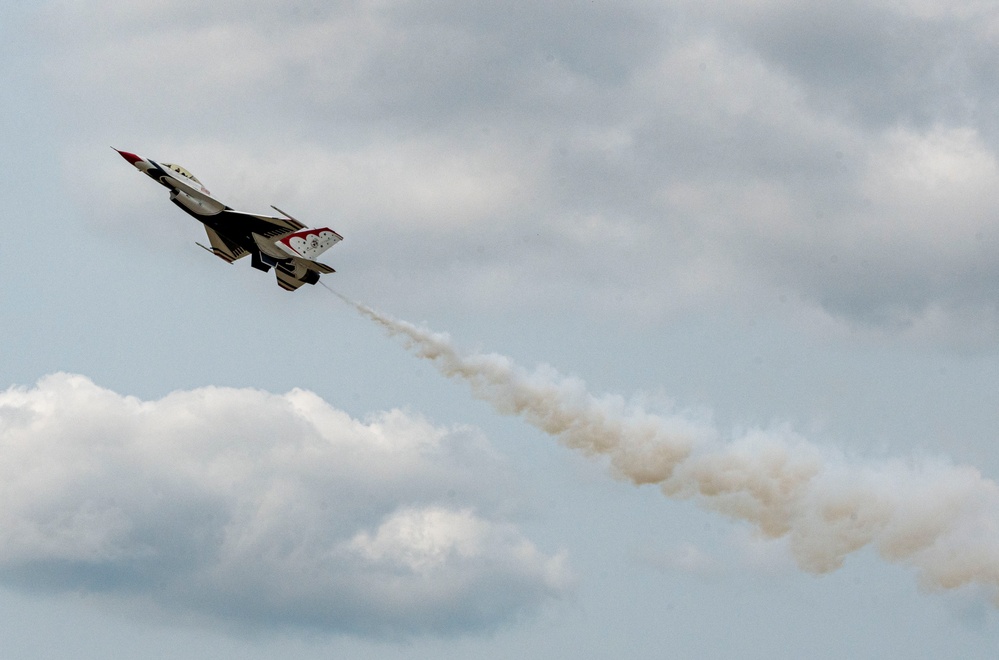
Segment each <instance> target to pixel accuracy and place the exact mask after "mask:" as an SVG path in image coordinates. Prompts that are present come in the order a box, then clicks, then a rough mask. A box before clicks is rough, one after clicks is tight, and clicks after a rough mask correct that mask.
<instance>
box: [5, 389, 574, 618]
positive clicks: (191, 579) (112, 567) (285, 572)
mask: <svg viewBox="0 0 999 660" xmlns="http://www.w3.org/2000/svg"><path fill="white" fill-rule="evenodd" d="M0 451H2V453H3V456H4V461H3V463H2V465H0V501H2V502H3V506H2V507H0V581H2V582H3V583H5V584H7V585H12V586H17V587H20V588H24V589H29V590H51V591H74V590H78V591H86V592H91V593H96V594H100V595H103V596H106V597H108V598H110V599H112V600H115V599H117V600H121V599H129V600H130V601H131V600H135V601H138V602H144V603H146V604H147V605H148V606H150V608H151V610H152V611H162V612H166V613H173V614H177V615H182V616H194V617H201V618H206V619H212V620H219V621H222V622H227V623H230V624H232V625H235V626H242V625H254V626H256V625H265V626H273V625H278V626H290V627H309V628H317V629H320V630H324V631H334V632H348V633H354V634H360V635H389V636H406V635H410V634H452V633H462V632H468V631H477V630H483V629H490V628H493V627H495V626H497V625H500V624H501V623H502V622H504V621H506V620H509V619H510V618H511V617H514V616H516V615H518V613H520V612H522V611H525V610H531V609H533V608H536V607H538V606H540V605H541V604H543V603H544V602H546V601H547V600H549V599H552V598H558V597H559V596H561V595H563V594H564V593H565V590H566V589H567V588H568V585H569V574H568V569H567V565H566V561H565V558H564V556H562V555H561V554H555V555H549V554H545V553H544V552H542V551H541V550H539V549H538V548H537V547H536V546H535V545H534V544H532V543H531V541H530V540H528V539H527V538H525V537H524V535H523V534H522V533H521V532H520V531H519V530H518V528H517V527H516V525H515V524H513V523H512V522H510V521H508V520H506V519H505V518H504V516H503V515H501V514H500V513H499V510H500V507H501V500H502V496H501V494H500V491H501V488H502V486H503V477H502V476H493V475H497V474H498V475H502V472H503V470H502V463H501V461H500V459H499V458H498V457H497V456H496V455H495V454H494V453H493V452H492V451H491V450H490V448H489V446H488V444H487V443H486V442H485V440H484V439H482V438H481V436H480V435H478V434H477V433H476V432H475V431H474V430H471V429H465V428H457V429H445V428H439V427H435V426H433V425H431V424H430V423H428V422H427V421H425V420H424V419H422V418H420V417H418V416H415V415H412V414H409V413H405V412H402V411H399V410H394V411H390V412H386V413H382V414H379V415H376V416H373V417H372V418H371V419H369V420H367V421H359V420H355V419H352V418H351V417H349V416H348V415H347V414H345V413H343V412H341V411H339V410H336V409H335V408H333V407H331V406H330V405H329V404H327V403H326V402H325V401H323V400H322V399H320V398H319V397H318V396H316V395H315V394H312V393H310V392H306V391H302V390H293V391H291V392H288V393H287V394H284V395H275V394H269V393H266V392H262V391H258V390H251V389H226V388H215V387H208V388H202V389H197V390H191V391H180V392H174V393H172V394H170V395H168V396H166V397H164V398H162V399H160V400H157V401H141V400H138V399H136V398H134V397H129V396H122V395H119V394H117V393H115V392H112V391H109V390H107V389H103V388H100V387H98V386H96V385H94V384H93V383H92V382H91V381H89V380H88V379H87V378H85V377H83V376H74V375H68V374H55V375H52V376H48V377H45V378H43V379H42V380H40V381H39V382H38V383H37V385H35V386H34V387H31V388H12V389H9V390H7V391H6V392H3V393H2V394H0Z"/></svg>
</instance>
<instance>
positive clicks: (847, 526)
mask: <svg viewBox="0 0 999 660" xmlns="http://www.w3.org/2000/svg"><path fill="white" fill-rule="evenodd" d="M334 293H335V292H334ZM336 295H337V296H339V297H340V298H341V299H343V300H344V301H345V302H347V303H348V304H350V305H352V306H353V307H355V308H356V309H357V310H358V311H360V312H361V313H362V314H363V315H365V316H367V317H368V318H370V319H371V320H373V321H375V322H376V323H378V324H379V325H381V326H382V327H383V328H384V329H385V330H387V331H388V332H389V334H390V335H392V336H398V337H402V338H403V339H404V340H405V344H406V347H407V348H408V349H410V350H412V351H413V352H414V353H415V354H416V355H417V356H418V357H421V358H424V359H427V360H430V361H431V362H433V363H434V365H435V366H436V367H437V368H438V369H439V370H440V372H441V373H443V374H444V375H445V376H448V377H452V378H461V379H462V380H465V381H466V382H468V384H469V385H470V386H471V388H472V392H473V393H474V395H475V396H476V397H478V398H480V399H483V400H485V401H487V402H489V403H490V404H492V406H493V407H494V408H495V409H496V410H497V411H498V412H501V413H504V414H508V415H519V416H520V417H522V418H524V419H525V420H526V421H527V422H528V423H530V424H532V425H534V426H536V427H537V428H539V429H541V430H542V431H544V432H545V433H548V434H550V435H552V436H555V437H556V438H558V439H559V440H560V441H561V442H562V443H564V444H565V445H566V446H568V447H571V448H574V449H579V450H581V451H583V452H585V453H587V454H600V455H605V456H607V457H608V458H609V459H610V462H611V465H612V466H613V469H614V471H615V472H616V473H617V474H618V475H620V476H622V477H624V478H627V479H629V480H631V481H632V482H634V483H635V484H657V485H658V486H659V487H660V489H661V490H662V492H663V493H664V494H666V495H667V496H670V497H678V498H695V499H696V500H697V501H699V502H700V503H702V504H703V505H704V506H706V507H708V508H711V509H714V510H717V511H720V512H722V513H724V514H725V515H728V516H730V517H732V518H734V519H738V520H744V521H747V522H749V523H751V524H752V525H753V526H754V527H755V528H756V529H757V530H759V531H760V532H761V533H762V534H764V535H766V536H768V537H771V538H778V537H787V539H788V546H789V548H790V550H791V553H792V554H793V556H794V558H795V560H796V561H797V562H798V564H799V566H800V567H801V568H803V569H805V570H807V571H810V572H814V573H823V572H828V571H831V570H835V569H836V568H839V567H840V566H841V565H842V563H843V560H844V558H845V557H846V555H848V554H849V553H851V552H853V551H855V550H858V549H860V548H863V547H865V546H867V545H873V546H874V547H875V548H876V550H877V551H878V553H879V554H880V555H881V556H882V557H883V558H884V559H886V560H888V561H893V562H903V563H906V564H908V565H911V566H912V567H914V568H915V569H916V570H917V572H918V575H919V579H920V582H921V584H922V585H923V586H925V587H928V588H936V589H952V588H957V587H961V586H966V585H977V586H981V587H984V588H986V589H987V590H988V591H989V592H990V594H991V595H992V598H993V601H994V602H995V603H996V605H997V606H999V486H997V484H996V483H995V482H993V481H991V480H989V479H987V478H985V477H983V476H982V475H981V474H980V473H979V472H978V471H977V470H975V469H974V468H971V467H963V466H954V465H951V464H949V463H947V462H945V461H943V460H928V459H924V460H919V461H917V460H910V461H901V460H890V461H879V462H871V461H861V460H857V459H850V458H848V457H846V456H845V455H843V454H842V453H841V452H838V451H835V450H832V449H823V448H820V447H817V446H815V445H812V444H809V443H808V442H806V441H805V440H803V439H802V438H800V437H798V436H796V435H794V434H793V433H791V432H772V431H769V432H764V431H756V432H752V433H749V434H747V435H745V436H743V437H741V438H738V439H736V440H734V441H732V442H728V443H723V442H720V441H719V440H718V439H717V435H718V434H717V433H716V432H714V431H713V430H712V429H708V428H704V427H698V426H697V425H695V424H693V423H691V422H686V421H684V420H683V419H679V418H666V417H662V416H658V415H655V414H651V413H648V412H646V411H644V410H641V409H638V408H635V407H630V406H627V405H626V404H625V402H624V400H623V399H621V398H619V397H603V398H596V397H594V396H593V395H591V394H590V393H588V392H587V390H586V387H585V384H584V383H583V382H581V381H579V380H576V379H571V378H565V377H563V376H561V375H559V374H558V373H557V372H555V371H554V370H553V369H551V368H549V367H541V368H539V369H538V370H536V371H535V372H533V373H530V372H528V371H526V370H524V369H523V368H521V367H519V366H517V365H515V364H513V363H512V362H511V361H510V360H509V359H508V358H506V357H503V356H500V355H483V354H470V355H463V354H461V353H459V352H458V351H457V350H455V348H454V347H453V346H452V344H451V341H450V339H449V337H448V336H447V335H445V334H439V333H434V332H431V331H429V330H426V329H423V328H419V327H417V326H415V325H412V324H410V323H407V322H405V321H399V320H396V319H393V318H391V317H389V316H387V315H385V314H381V313H379V312H377V311H375V310H373V309H371V308H369V307H367V306H365V305H361V304H359V303H356V302H353V301H351V300H349V299H347V298H345V297H343V296H341V295H340V294H336Z"/></svg>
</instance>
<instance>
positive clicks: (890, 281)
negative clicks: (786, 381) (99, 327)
mask: <svg viewBox="0 0 999 660" xmlns="http://www.w3.org/2000/svg"><path fill="white" fill-rule="evenodd" d="M236 4H239V3H236ZM51 7H52V9H50V17H51V20H52V22H53V24H54V25H55V32H56V33H57V34H58V35H59V36H60V41H59V43H60V44H61V47H60V48H61V50H59V49H57V50H56V51H55V52H54V53H53V54H52V55H51V56H50V57H49V58H48V59H47V60H46V62H45V65H46V70H47V72H48V75H49V80H50V81H51V82H52V83H53V84H54V94H55V96H56V97H57V98H59V99H61V100H62V102H60V103H57V104H56V105H58V106H59V107H60V108H63V109H61V110H59V112H62V113H64V114H65V116H66V123H67V125H69V126H71V127H72V131H71V135H70V138H69V140H68V143H67V146H66V161H65V172H66V178H67V179H69V180H71V181H73V182H74V183H73V185H74V186H75V187H76V188H77V197H78V199H79V202H80V206H81V207H83V208H89V209H98V210H95V211H94V212H92V215H93V220H94V221H95V222H98V223H100V224H104V225H107V224H111V225H114V226H116V227H121V228H125V230H126V232H148V231H163V230H162V229H143V228H142V226H141V223H132V222H131V220H132V219H133V218H134V217H135V216H136V213H137V212H138V211H137V210H136V205H135V204H125V205H123V206H122V207H121V208H112V209H108V204H109V203H108V202H104V201H101V200H100V199H97V198H96V194H97V193H95V191H98V190H103V189H105V188H106V187H107V185H108V181H114V182H116V183H115V184H114V185H116V186H117V187H122V188H124V187H125V186H133V185H134V186H141V185H144V184H145V185H149V182H142V181H139V180H138V179H135V178H134V177H132V178H130V179H129V178H128V175H127V174H126V173H124V172H122V174H121V176H120V177H118V176H117V175H112V174H109V173H108V171H109V170H113V169H117V170H119V171H121V170H122V168H124V167H125V165H124V164H123V163H117V162H114V158H113V154H111V153H110V152H108V154H107V158H106V160H105V161H101V163H100V164H99V165H98V164H96V163H95V164H93V165H92V166H88V167H85V168H81V167H80V164H81V163H87V162H88V161H93V157H92V155H90V154H92V152H93V150H94V144H95V143H96V144H100V145H101V148H102V149H104V145H106V144H107V143H108V142H111V141H113V142H114V143H115V144H116V146H121V147H122V148H129V149H132V150H135V151H138V152H143V153H145V152H147V151H148V152H149V153H150V155H152V156H154V157H155V156H160V157H164V158H167V159H170V160H178V161H180V162H183V163H185V165H187V166H188V167H189V168H191V169H193V170H195V171H197V173H198V174H199V176H201V177H202V178H203V179H204V180H206V181H208V182H209V186H210V187H212V188H213V189H214V190H216V192H220V194H221V193H226V195H224V196H225V197H226V198H227V199H229V194H230V193H231V203H233V204H239V205H244V204H245V205H246V206H248V207H249V208H266V205H267V204H270V203H276V204H277V205H278V206H281V207H282V208H288V210H290V211H292V212H294V213H295V214H296V215H298V216H300V217H301V218H302V219H304V220H306V221H309V222H315V223H316V224H329V225H330V226H333V227H334V228H336V229H337V230H338V231H340V232H341V233H343V234H344V235H345V236H346V237H347V238H348V239H349V240H348V241H347V242H345V243H344V246H343V248H342V250H341V254H343V252H344V251H348V250H349V254H347V255H343V256H341V257H340V259H342V262H341V261H339V260H338V259H335V261H338V263H341V264H343V265H345V266H346V267H345V268H341V269H340V270H341V273H342V275H341V278H350V277H351V276H352V275H356V278H355V279H352V280H351V283H352V286H356V287H357V288H356V289H354V292H355V294H357V295H359V296H361V297H369V295H370V296H371V297H375V296H378V297H380V299H381V300H384V297H385V296H388V295H395V296H396V297H397V300H395V301H393V306H394V307H395V308H401V309H403V310H405V309H411V307H409V306H410V305H416V306H432V305H439V304H441V301H442V300H446V301H447V304H448V305H452V304H454V303H455V302H457V303H460V304H462V305H465V306H468V307H478V308H482V309H489V310H502V309H507V308H511V307H516V306H527V307H530V308H532V309H551V308H553V307H554V308H557V307H559V306H562V307H566V308H572V309H573V310H576V311H577V312H578V311H580V310H582V311H587V312H589V313H591V314H594V315H605V314H607V313H616V314H618V315H621V316H628V317H632V318H639V319H650V320H652V321H657V320H659V319H662V318H663V317H668V316H670V315H674V314H677V313H682V312H683V311H685V310H688V309H690V308H691V307H699V308H705V307H725V308H731V307H733V306H739V305H745V306H746V307H747V308H748V309H750V310H758V309H760V307H761V305H764V304H766V303H767V302H768V301H769V302H772V301H773V300H774V299H776V298H777V297H778V296H779V295H785V294H791V295H790V296H789V300H790V303H789V305H788V306H793V305H798V306H800V308H801V309H800V310H799V311H803V312H804V313H805V314H807V313H810V310H814V309H816V308H819V309H821V310H823V311H824V313H825V314H828V315H830V316H832V317H834V318H835V319H837V320H838V321H839V322H844V323H846V324H849V325H853V326H876V327H879V328H883V329H884V328H886V329H888V331H890V332H899V331H906V330H908V329H909V328H911V327H913V326H914V325H922V326H926V327H929V325H932V327H933V328H938V329H944V330H939V331H937V330H933V331H931V330H925V331H920V333H918V334H922V335H925V336H930V335H934V334H937V335H938V337H939V340H943V341H946V340H947V339H948V337H950V336H951V335H950V332H951V331H949V330H945V328H952V329H960V328H962V327H964V326H966V324H967V321H968V320H969V319H972V320H974V321H975V323H976V324H977V326H978V327H977V329H975V330H973V331H971V332H970V334H969V336H973V337H980V336H988V335H989V333H990V332H992V331H993V330H994V328H995V323H996V320H995V319H994V318H993V317H994V315H992V314H989V313H987V312H988V310H990V309H991V305H992V302H991V301H992V297H991V293H990V291H991V282H992V281H993V280H994V279H995V276H996V275H997V274H999V261H996V260H993V259H991V257H990V255H991V254H992V253H993V252H994V249H993V248H994V247H996V246H997V245H999V239H994V238H993V237H992V236H991V234H990V230H989V229H988V228H987V227H986V228H985V229H984V230H982V231H981V238H980V239H976V241H973V242H972V243H971V244H969V236H970V237H971V238H974V237H975V236H977V235H978V232H979V230H980V229H981V226H983V225H989V224H991V209H992V208H994V207H995V205H994V203H993V202H994V201H995V200H994V197H995V195H994V194H993V193H992V190H994V189H995V186H994V185H993V184H994V182H995V178H996V176H997V175H999V171H997V167H996V153H997V149H999V122H997V121H996V120H994V119H991V117H995V116H999V95H997V94H996V93H995V91H994V90H995V89H996V85H995V84H994V81H993V80H992V79H991V78H990V76H991V75H992V74H991V73H989V72H990V71H994V70H995V68H996V67H995V62H994V59H995V57H994V54H993V52H992V50H993V49H991V47H990V45H989V44H990V43H991V37H990V36H989V31H988V29H987V27H985V26H988V25H991V24H995V23H996V19H995V12H989V11H987V10H986V8H983V6H982V5H981V4H980V3H974V2H971V3H958V4H957V5H955V7H956V8H955V9H954V10H953V11H943V9H942V8H941V7H942V5H940V3H936V2H924V1H922V0H919V1H915V2H896V3H884V4H877V3H875V4H870V3H867V4H865V3H847V4H845V5H843V6H838V5H837V6H835V7H834V6H832V5H823V4H822V3H806V4H805V5H804V6H802V5H801V3H788V2H783V1H761V2H756V3H753V6H752V8H732V6H731V3H688V2H673V3H663V4H648V3H641V2H636V3H606V2H598V3H584V4H582V5H580V4H579V3H558V2H555V3H535V4H532V5H522V4H518V3H500V4H498V5H488V6H484V5H475V6H466V5H465V4H463V3H454V2H445V1H441V2H431V3H417V2H410V1H402V2H392V3H385V2H375V1H371V2H359V3H342V4H334V5H324V6H322V7H316V8H309V7H301V8H289V7H287V6H285V5H283V4H282V3H275V2H271V1H270V0H267V1H263V0H260V1H257V2H252V3H248V4H245V5H241V4H239V6H236V5H233V4H232V3H226V5H225V7H224V8H223V9H216V8H211V9H209V10H207V11H202V8H201V7H198V8H197V9H196V10H195V9H194V8H193V7H192V5H191V3H190V2H187V1H186V0H176V1H175V2H168V1H167V0H162V1H160V2H156V3H153V4H151V5H150V6H148V7H146V6H145V5H144V6H143V7H142V8H134V9H130V10H129V11H128V12H117V11H104V12H95V10H94V9H93V7H92V6H90V5H80V4H79V3H69V2H54V3H53V4H52V5H51ZM230 10H231V11H230ZM98 16H99V20H98ZM195 16H197V19H195V18H194V17H195ZM581 34H582V35H585V38H584V39H580V37H579V35H581ZM174 50H176V51H178V52H177V53H176V54H174V53H173V51H174ZM175 58H181V60H182V62H183V64H181V63H180V62H178V61H175ZM151 71H155V72H157V75H150V74H149V72H151ZM70 100H71V102H70ZM990 108H991V109H992V110H995V112H993V111H991V110H990ZM109 127H110V128H109ZM110 131H113V134H111V132H110ZM98 136H105V137H98ZM112 177H114V178H112ZM125 181H128V183H123V182H125ZM108 211H110V212H108ZM170 211H173V209H170ZM976 227H978V228H977V229H976ZM969 232H970V233H969ZM178 243H179V242H178ZM348 246H350V247H349V248H348ZM442 292H446V295H442ZM375 299H379V298H375ZM754 313H755V311H754ZM929 316H934V317H935V318H936V317H940V316H943V317H946V318H945V319H944V322H940V321H939V320H934V321H933V323H932V324H927V323H924V322H923V321H924V319H926V318H928V317H929ZM954 331H958V330H954ZM965 334H968V333H965Z"/></svg>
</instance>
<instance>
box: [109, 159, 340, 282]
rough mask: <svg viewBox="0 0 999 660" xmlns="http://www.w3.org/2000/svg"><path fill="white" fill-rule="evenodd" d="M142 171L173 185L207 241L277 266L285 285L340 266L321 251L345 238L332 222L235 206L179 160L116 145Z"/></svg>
mask: <svg viewBox="0 0 999 660" xmlns="http://www.w3.org/2000/svg"><path fill="white" fill-rule="evenodd" d="M115 151H117V152H118V153H119V154H121V157H122V158H124V159H125V160H127V161H128V162H130V163H131V164H132V165H134V166H135V167H136V169H138V170H139V171H140V172H143V173H144V174H147V175H149V176H150V177H151V178H153V179H155V180H156V181H158V182H159V183H161V184H163V186H165V187H167V188H169V189H170V201H171V202H173V203H174V204H176V205H177V206H179V207H180V208H182V209H183V210H184V211H185V212H186V213H187V214H189V215H191V216H193V217H194V219H195V220H198V221H199V222H201V223H202V224H203V225H204V226H205V231H206V232H208V244H209V245H210V246H211V247H206V246H204V245H201V243H198V244H197V245H198V246H199V247H202V248H204V249H206V250H208V251H209V252H211V253H212V254H214V255H215V256H216V257H219V258H220V259H224V260H225V261H227V262H229V263H232V262H233V261H236V260H237V259H242V258H243V257H245V256H246V255H250V264H251V265H252V266H253V267H254V268H257V269H259V270H262V271H264V272H265V273H266V272H267V271H269V270H270V269H271V268H272V267H273V268H274V273H275V274H276V275H277V283H278V285H280V286H281V288H282V289H285V290H287V291H294V290H295V289H297V288H298V287H300V286H302V285H303V284H315V283H316V282H318V281H319V275H320V274H324V275H325V274H328V273H332V272H335V271H334V270H333V269H332V268H330V267H329V266H327V265H326V264H323V263H319V262H318V261H316V260H315V259H316V257H318V256H319V255H320V254H322V253H323V252H325V251H326V250H328V249H330V248H331V247H333V246H334V245H336V244H337V243H339V242H340V241H342V240H343V236H341V235H340V234H338V233H336V232H335V231H333V230H332V229H330V228H329V227H320V228H318V229H310V228H308V227H306V226H305V225H304V224H302V223H301V222H299V221H298V220H296V219H295V218H293V217H291V216H290V215H288V214H287V213H285V212H284V211H282V210H281V209H279V208H277V207H276V206H272V207H271V208H273V209H274V210H275V211H277V212H278V213H280V214H281V215H282V216H284V217H275V216H270V215H257V214H256V213H245V212H243V211H236V210H235V209H233V208H231V207H229V206H226V205H225V204H223V203H222V202H220V201H219V200H217V199H215V197H213V196H212V194H211V193H210V192H208V189H207V188H205V187H204V186H203V185H202V184H201V182H200V181H198V179H196V178H195V177H194V175H193V174H191V173H190V172H188V171H187V170H186V169H184V168H183V167H181V166H180V165H173V164H170V163H159V162H157V161H155V160H153V159H151V158H142V157H141V156H136V155H135V154H133V153H129V152H127V151H121V150H120V149H115Z"/></svg>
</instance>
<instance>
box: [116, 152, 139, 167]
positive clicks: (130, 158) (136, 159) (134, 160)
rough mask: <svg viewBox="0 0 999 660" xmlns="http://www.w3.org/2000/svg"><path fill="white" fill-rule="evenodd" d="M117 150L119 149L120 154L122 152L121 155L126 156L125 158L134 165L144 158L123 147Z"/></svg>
mask: <svg viewBox="0 0 999 660" xmlns="http://www.w3.org/2000/svg"><path fill="white" fill-rule="evenodd" d="M115 151H117V152H118V153H119V154H121V157H122V158H124V159H125V160H127V161H128V162H130V163H131V164H132V165H135V164H136V163H138V162H139V161H140V160H142V158H140V157H139V156H136V155H135V154H133V153H131V152H128V151H122V150H121V149H115Z"/></svg>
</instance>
